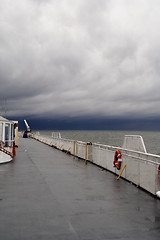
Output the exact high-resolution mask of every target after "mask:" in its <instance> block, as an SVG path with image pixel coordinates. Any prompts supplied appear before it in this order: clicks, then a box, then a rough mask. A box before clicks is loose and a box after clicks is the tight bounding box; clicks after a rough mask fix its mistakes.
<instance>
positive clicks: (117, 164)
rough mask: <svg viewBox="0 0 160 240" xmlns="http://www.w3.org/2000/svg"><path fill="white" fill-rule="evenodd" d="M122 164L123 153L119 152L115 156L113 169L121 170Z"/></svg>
mask: <svg viewBox="0 0 160 240" xmlns="http://www.w3.org/2000/svg"><path fill="white" fill-rule="evenodd" d="M121 163H122V157H121V152H120V151H119V150H117V151H116V152H115V155H114V161H113V167H116V168H117V169H118V170H120V169H121Z"/></svg>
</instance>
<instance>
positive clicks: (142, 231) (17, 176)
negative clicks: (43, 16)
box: [0, 139, 160, 240]
mask: <svg viewBox="0 0 160 240" xmlns="http://www.w3.org/2000/svg"><path fill="white" fill-rule="evenodd" d="M159 238H160V200H158V199H156V198H154V197H152V196H151V195H150V194H148V193H146V192H144V191H142V190H141V189H138V188H136V187H135V186H133V185H132V184H130V183H128V182H126V181H124V180H123V179H120V180H119V181H117V180H116V176H115V175H113V174H111V173H110V172H107V171H104V170H102V169H101V168H98V167H96V166H94V165H92V164H88V165H87V166H85V165H84V162H83V161H81V160H78V159H73V157H72V156H69V155H67V156H66V154H64V153H63V152H59V151H58V150H55V149H52V148H51V147H48V146H46V145H43V144H42V143H39V142H36V141H35V140H32V139H21V140H20V146H19V148H18V151H17V156H16V159H15V160H14V161H13V162H11V163H9V164H2V165H0V239H2V240H8V239H9V240H32V239H34V240H35V239H37V240H41V239H44V240H49V239H52V240H53V239H55V240H72V239H75V240H77V239H80V240H81V239H82V240H100V239H103V240H104V239H145V240H148V239H149V240H150V239H159Z"/></svg>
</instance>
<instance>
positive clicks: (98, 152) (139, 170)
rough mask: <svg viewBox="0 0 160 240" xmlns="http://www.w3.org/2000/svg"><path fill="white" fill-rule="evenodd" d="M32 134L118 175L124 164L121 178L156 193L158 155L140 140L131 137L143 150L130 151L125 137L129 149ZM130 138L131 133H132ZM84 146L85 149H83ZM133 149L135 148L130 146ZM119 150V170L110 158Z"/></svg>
mask: <svg viewBox="0 0 160 240" xmlns="http://www.w3.org/2000/svg"><path fill="white" fill-rule="evenodd" d="M32 137H33V138H34V139H36V140H38V141H41V142H43V143H45V144H48V145H50V146H52V147H53V146H55V147H56V148H58V149H61V150H63V151H65V152H68V151H69V152H70V153H71V154H72V155H75V156H77V157H79V158H82V159H86V158H87V160H88V161H90V162H92V163H94V164H96V165H98V166H101V167H103V168H105V169H107V170H109V171H111V172H113V173H115V174H117V175H119V174H120V171H121V169H122V168H123V166H124V165H125V164H126V167H125V169H124V171H123V172H122V175H121V176H122V177H123V178H125V179H127V180H128V181H130V182H132V183H134V184H135V185H137V186H139V187H142V188H143V189H145V190H147V191H148V192H150V193H152V194H154V195H157V196H159V192H160V156H158V155H154V154H149V153H147V152H146V149H145V145H144V143H143V139H142V144H141V143H140V139H141V138H138V137H137V136H136V138H137V139H138V141H139V142H138V145H136V142H135V140H134V139H132V138H130V139H131V141H133V142H134V145H135V146H136V148H137V146H140V147H141V148H140V149H142V150H143V152H140V151H136V150H131V147H132V146H131V144H130V143H129V142H127V141H128V140H125V141H124V142H125V144H124V146H125V147H126V146H127V144H128V146H130V149H125V148H119V147H114V146H109V145H102V144H96V143H86V142H82V141H74V140H70V139H64V138H61V137H60V138H54V137H46V136H41V135H39V134H32ZM132 137H133V136H132ZM86 146H87V148H86ZM132 149H134V148H132ZM117 150H119V151H120V152H121V156H122V166H121V169H120V170H117V168H115V167H113V160H114V155H115V152H116V151H117Z"/></svg>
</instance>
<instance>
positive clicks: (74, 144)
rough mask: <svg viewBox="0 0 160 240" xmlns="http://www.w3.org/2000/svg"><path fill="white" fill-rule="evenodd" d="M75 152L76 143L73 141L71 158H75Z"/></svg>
mask: <svg viewBox="0 0 160 240" xmlns="http://www.w3.org/2000/svg"><path fill="white" fill-rule="evenodd" d="M75 152H76V141H75V140H74V143H73V157H74V158H75Z"/></svg>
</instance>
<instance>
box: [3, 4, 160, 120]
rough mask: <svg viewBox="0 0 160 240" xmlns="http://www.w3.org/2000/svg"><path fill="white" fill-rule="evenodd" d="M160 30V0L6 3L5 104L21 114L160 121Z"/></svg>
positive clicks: (4, 5)
mask: <svg viewBox="0 0 160 240" xmlns="http://www.w3.org/2000/svg"><path fill="white" fill-rule="evenodd" d="M159 29H160V1H159V0H154V1H153V0H14V1H13V0H1V1H0V104H1V105H2V106H3V109H4V102H6V106H7V107H6V108H7V115H17V116H23V115H39V114H40V115H41V116H43V115H46V116H49V117H52V116H53V117H54V116H63V115H64V116H70V117H72V116H73V117H74V116H75V117H80V116H95V115H96V116H106V117H119V116H126V117H128V116H137V117H141V116H144V117H145V116H159V115H160V111H159V105H160V93H159V92H160V79H159V76H160V30H159ZM5 99H6V100H5Z"/></svg>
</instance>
